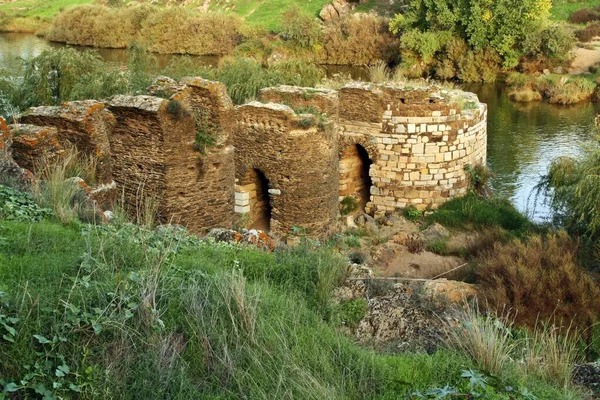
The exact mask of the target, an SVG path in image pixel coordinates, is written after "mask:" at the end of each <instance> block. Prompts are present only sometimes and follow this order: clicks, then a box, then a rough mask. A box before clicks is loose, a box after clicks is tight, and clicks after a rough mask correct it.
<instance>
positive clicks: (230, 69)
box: [206, 57, 323, 104]
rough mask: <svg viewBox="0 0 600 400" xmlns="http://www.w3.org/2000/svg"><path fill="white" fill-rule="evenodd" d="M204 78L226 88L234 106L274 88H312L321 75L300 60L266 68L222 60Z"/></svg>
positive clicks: (241, 60)
mask: <svg viewBox="0 0 600 400" xmlns="http://www.w3.org/2000/svg"><path fill="white" fill-rule="evenodd" d="M206 75H207V77H209V78H210V79H215V80H218V81H219V82H222V83H224V84H225V85H226V86H227V89H228V91H229V95H230V96H231V99H232V100H233V102H234V103H235V104H241V103H244V102H246V101H248V100H251V99H254V98H256V96H258V92H259V91H260V89H263V88H265V87H270V86H276V85H282V84H287V85H296V86H315V85H316V84H317V82H319V81H320V79H321V78H322V77H323V71H322V70H321V69H320V68H318V67H317V66H316V65H314V64H309V63H306V62H304V61H300V60H290V61H280V62H276V63H273V64H271V65H269V66H268V67H266V68H263V66H262V65H261V64H260V63H259V62H257V61H255V60H253V59H250V58H239V57H236V58H232V57H229V58H224V59H223V60H222V61H221V62H220V63H219V66H218V68H212V69H210V70H208V71H207V74H206Z"/></svg>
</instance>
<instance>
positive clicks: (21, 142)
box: [9, 124, 64, 173]
mask: <svg viewBox="0 0 600 400" xmlns="http://www.w3.org/2000/svg"><path fill="white" fill-rule="evenodd" d="M9 129H10V134H11V136H12V157H13V159H14V160H15V162H16V163H17V164H18V165H19V166H20V167H21V168H25V169H27V170H29V171H32V172H34V173H35V172H36V171H37V170H38V168H41V167H43V165H44V164H45V163H46V162H47V161H51V160H52V159H54V158H56V157H60V156H61V155H62V153H63V152H64V150H63V147H62V145H61V144H60V143H59V140H58V133H57V130H56V128H52V127H47V126H36V125H29V124H13V125H9Z"/></svg>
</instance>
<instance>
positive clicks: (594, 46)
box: [569, 37, 600, 74]
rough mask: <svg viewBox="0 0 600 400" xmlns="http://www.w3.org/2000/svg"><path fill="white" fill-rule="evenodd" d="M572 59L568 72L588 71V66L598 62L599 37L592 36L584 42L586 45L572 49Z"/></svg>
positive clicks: (599, 62)
mask: <svg viewBox="0 0 600 400" xmlns="http://www.w3.org/2000/svg"><path fill="white" fill-rule="evenodd" d="M573 54H574V56H575V57H574V59H573V61H572V62H571V67H570V68H569V73H570V74H582V73H586V72H589V69H590V67H593V66H596V65H598V64H600V37H596V38H594V39H593V40H592V41H591V42H588V43H586V47H585V48H583V47H580V48H577V49H575V50H574V51H573Z"/></svg>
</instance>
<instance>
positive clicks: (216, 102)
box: [149, 77, 235, 230]
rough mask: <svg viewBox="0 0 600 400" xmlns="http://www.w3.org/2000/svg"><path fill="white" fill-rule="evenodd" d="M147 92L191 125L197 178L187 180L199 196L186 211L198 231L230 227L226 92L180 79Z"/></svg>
mask: <svg viewBox="0 0 600 400" xmlns="http://www.w3.org/2000/svg"><path fill="white" fill-rule="evenodd" d="M149 92H150V93H153V94H161V95H163V96H165V97H169V99H170V103H168V105H169V104H170V105H171V108H172V109H173V110H174V112H175V113H181V114H187V115H189V116H191V117H192V119H193V121H194V132H193V135H192V139H191V140H192V141H193V142H192V146H193V147H194V150H195V153H194V158H195V160H196V162H197V167H198V171H197V172H198V174H197V176H196V177H195V178H193V177H192V176H190V175H189V174H188V178H190V179H195V182H196V185H197V187H198V190H201V192H202V194H201V196H199V198H198V199H197V202H196V205H197V206H198V207H199V208H198V209H196V210H189V211H190V212H191V213H192V214H193V215H194V216H195V218H196V219H198V221H202V222H201V223H198V224H196V225H198V229H200V230H206V229H209V228H216V227H230V226H232V225H233V220H234V212H233V211H234V200H233V199H234V185H235V166H234V147H233V146H232V133H233V124H234V107H233V103H232V101H231V99H230V98H229V95H228V94H227V88H226V87H225V85H223V84H222V83H220V82H214V81H209V80H206V79H202V78H183V79H182V80H181V81H179V82H178V81H175V80H173V79H170V78H165V77H161V78H158V79H157V80H156V81H155V82H154V84H153V85H152V87H151V88H150V89H149ZM178 105H180V106H181V108H180V109H177V107H178ZM168 108H169V107H168ZM188 140H190V139H188ZM190 171H192V170H191V169H190ZM183 173H185V171H183Z"/></svg>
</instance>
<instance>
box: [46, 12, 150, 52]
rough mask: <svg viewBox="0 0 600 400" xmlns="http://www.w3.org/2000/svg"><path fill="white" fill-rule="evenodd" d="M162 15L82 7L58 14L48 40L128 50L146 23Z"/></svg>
mask: <svg viewBox="0 0 600 400" xmlns="http://www.w3.org/2000/svg"><path fill="white" fill-rule="evenodd" d="M158 12H159V11H158V9H156V8H152V7H145V6H142V7H126V8H118V9H117V8H109V7H102V6H98V5H81V6H77V7H73V8H69V9H67V10H65V11H63V12H61V13H60V14H58V15H57V16H56V17H55V18H54V20H53V21H52V26H51V27H50V29H49V31H48V34H47V36H46V37H47V39H48V40H50V41H55V42H64V43H68V44H76V45H83V46H94V47H109V48H126V47H127V46H129V44H130V43H131V42H133V41H135V40H136V39H137V38H138V33H139V30H140V28H141V24H142V22H143V21H144V20H146V19H147V18H148V17H150V16H151V15H154V14H155V13H158Z"/></svg>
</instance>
